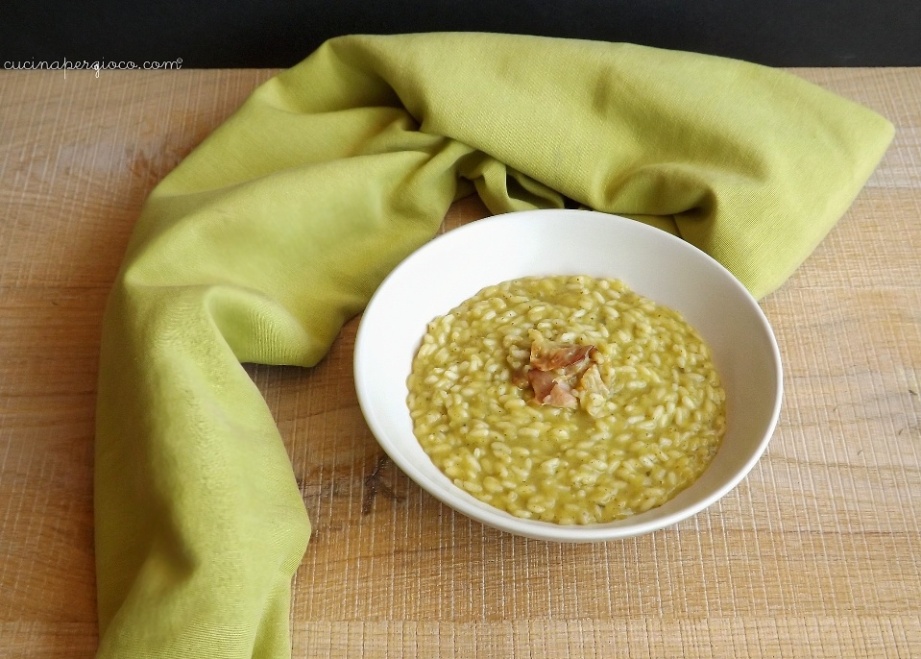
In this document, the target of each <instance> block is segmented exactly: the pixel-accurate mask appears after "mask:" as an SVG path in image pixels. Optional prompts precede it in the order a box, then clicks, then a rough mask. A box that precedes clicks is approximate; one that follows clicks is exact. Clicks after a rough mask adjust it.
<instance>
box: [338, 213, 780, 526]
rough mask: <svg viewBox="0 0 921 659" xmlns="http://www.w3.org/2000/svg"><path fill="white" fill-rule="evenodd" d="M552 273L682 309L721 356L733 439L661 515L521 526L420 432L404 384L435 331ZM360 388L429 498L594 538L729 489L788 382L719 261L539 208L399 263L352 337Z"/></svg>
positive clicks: (640, 232)
mask: <svg viewBox="0 0 921 659" xmlns="http://www.w3.org/2000/svg"><path fill="white" fill-rule="evenodd" d="M553 274H585V275H590V276H594V277H613V278H618V279H621V280H623V281H624V282H625V283H626V284H627V285H628V286H629V287H630V288H632V289H633V290H634V291H636V292H637V293H640V294H642V295H645V296H647V297H649V298H652V299H653V300H655V301H657V302H659V303H661V304H665V305H667V306H669V307H671V308H673V309H676V310H678V311H680V312H681V313H682V314H683V315H684V317H685V318H686V319H687V320H688V322H690V323H691V324H692V325H693V326H694V327H695V328H697V330H698V331H699V332H700V333H701V335H702V336H703V337H704V339H705V340H706V341H707V342H708V343H709V344H710V347H711V348H712V350H713V358H714V362H715V365H716V368H717V370H718V371H719V373H720V377H721V379H722V382H723V386H724V388H725V389H726V401H727V402H726V407H727V411H726V413H727V430H726V435H725V436H724V438H723V442H722V445H721V447H720V449H719V452H718V453H717V455H716V457H715V458H714V460H713V462H712V463H711V464H710V466H709V467H708V468H707V470H706V471H705V472H704V473H703V474H702V475H701V477H700V478H699V479H698V480H697V481H696V482H695V483H694V484H693V485H691V486H690V487H688V488H687V489H686V490H684V491H683V492H681V493H680V494H678V495H677V496H676V497H675V498H673V499H672V500H671V501H669V502H667V503H665V504H664V505H662V506H660V507H658V508H654V509H652V510H649V511H647V512H645V513H642V514H638V515H635V516H632V517H629V518H627V519H623V520H619V521H615V522H610V523H604V524H592V525H581V526H580V525H577V526H563V525H558V524H552V523H548V522H539V521H533V520H525V519H519V518H517V517H514V516H512V515H510V514H508V513H505V512H503V511H501V510H498V509H496V508H494V507H492V506H490V505H488V504H486V503H483V502H481V501H479V500H477V499H475V498H474V497H472V496H470V495H469V494H468V493H466V492H464V491H463V490H461V489H460V488H458V487H457V486H455V485H454V484H453V483H451V481H450V480H449V479H448V478H447V477H446V476H445V475H444V474H443V473H442V472H441V471H439V470H438V468H437V467H436V466H435V465H434V464H433V463H432V461H431V460H430V459H429V457H428V455H426V453H425V452H424V451H423V450H422V447H421V446H420V445H419V443H418V441H417V440H416V438H415V436H414V435H413V429H412V422H411V420H410V416H409V408H408V407H407V404H406V396H407V393H408V390H407V386H406V379H407V376H408V375H409V372H410V367H411V362H412V359H413V356H414V355H415V352H416V349H417V348H418V346H419V343H420V340H421V338H422V335H423V334H424V332H425V331H426V325H427V323H428V322H429V321H430V320H432V319H433V318H434V317H435V316H439V315H443V314H445V313H447V312H448V311H450V310H451V309H453V308H454V307H455V306H457V305H458V304H459V303H460V302H462V301H463V300H465V299H467V298H469V297H471V296H472V295H474V294H475V293H477V292H478V291H479V290H481V289H482V288H484V287H485V286H488V285H491V284H497V283H499V282H502V281H505V280H508V279H514V278H517V277H523V276H528V275H553ZM355 386H356V389H357V392H358V400H359V403H360V405H361V409H362V412H363V413H364V416H365V419H366V420H367V422H368V425H369V426H370V428H371V431H372V432H373V433H374V435H375V436H376V437H377V440H378V442H379V443H380V445H381V446H382V447H383V449H384V450H385V451H386V452H387V454H388V455H389V456H390V457H391V459H392V460H393V461H394V463H396V465H397V466H398V467H399V468H400V469H402V470H403V471H404V472H405V473H406V474H407V475H408V476H409V477H410V478H412V479H413V480H414V481H415V482H416V483H418V484H419V485H420V486H421V487H422V488H424V489H425V490H426V491H427V492H429V493H430V494H431V495H432V496H434V497H436V498H438V499H440V500H441V501H442V502H444V503H445V504H447V505H449V506H451V507H452V508H454V509H455V510H457V511H459V512H461V513H463V514H465V515H468V516H470V517H472V518H473V519H476V520H478V521H480V522H482V523H483V524H487V525H489V526H492V527H496V528H499V529H502V530H504V531H507V532H509V533H514V534H518V535H523V536H527V537H531V538H538V539H544V540H555V541H562V542H590V541H601V540H611V539H615V538H625V537H630V536H635V535H640V534H643V533H648V532H650V531H654V530H656V529H660V528H663V527H666V526H670V525H672V524H675V523H676V522H679V521H681V520H683V519H686V518H688V517H690V516H692V515H694V514H696V513H697V512H699V511H701V510H703V509H704V508H706V507H707V506H709V505H711V504H712V503H714V502H715V501H717V500H718V499H719V498H720V497H722V496H723V495H725V494H726V493H727V492H729V491H730V490H731V489H732V488H734V487H735V486H736V485H737V484H738V483H739V481H741V480H742V479H743V478H744V477H745V475H746V474H747V473H748V472H749V471H750V470H751V469H752V467H753V466H754V465H755V463H756V462H757V461H758V459H759V458H760V457H761V454H762V453H763V452H764V450H765V448H766V447H767V444H768V441H769V440H770V438H771V434H772V433H773V431H774V427H775V425H776V423H777V418H778V415H779V413H780V401H781V393H782V376H781V364H780V355H779V351H778V349H777V344H776V341H775V339H774V335H773V332H772V331H771V328H770V325H769V324H768V321H767V319H766V318H765V317H764V314H763V313H762V311H761V309H760V307H759V306H758V303H757V302H756V301H755V300H754V299H753V298H752V296H751V295H750V294H749V293H748V291H747V290H746V289H745V288H744V287H743V286H742V284H740V283H739V281H738V280H737V279H735V277H733V276H732V274H730V273H729V271H728V270H726V269H725V268H724V267H723V266H722V265H720V264H719V263H717V262H716V261H715V260H714V259H712V258H711V257H710V256H708V255H707V254H705V253H704V252H702V251H700V250H699V249H697V248H695V247H693V246H692V245H690V244H689V243H687V242H685V241H683V240H681V239H679V238H677V237H675V236H672V235H670V234H668V233H666V232H664V231H662V230H660V229H656V228H652V227H650V226H647V225H645V224H642V223H640V222H637V221H635V220H630V219H627V218H622V217H618V216H614V215H607V214H604V213H596V212H591V211H578V210H540V211H526V212H519V213H508V214H506V215H499V216H496V217H492V218H488V219H484V220H479V221H476V222H472V223H470V224H467V225H465V226H463V227H461V228H458V229H455V230H453V231H450V232H448V233H446V234H444V235H442V236H439V237H438V238H436V239H434V240H432V241H431V242H429V243H427V244H426V245H424V246H423V247H422V248H420V249H419V250H417V251H416V252H415V253H413V254H412V255H411V256H409V257H408V258H407V259H406V260H405V261H403V263H401V264H400V265H399V266H398V267H397V268H396V269H395V270H394V271H393V272H392V273H391V274H390V275H389V276H388V277H387V278H386V280H384V282H383V283H382V284H381V286H380V288H379V289H378V290H377V292H376V293H375V294H374V296H373V298H372V299H371V301H370V303H369V304H368V307H367V309H366V310H365V312H364V315H363V316H362V319H361V322H360V325H359V329H358V335H357V337H356V342H355Z"/></svg>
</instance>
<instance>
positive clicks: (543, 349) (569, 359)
mask: <svg viewBox="0 0 921 659" xmlns="http://www.w3.org/2000/svg"><path fill="white" fill-rule="evenodd" d="M594 350H595V346H582V345H578V344H575V343H556V342H555V341H545V340H544V339H538V340H535V341H534V342H533V343H531V360H530V361H531V366H533V367H534V368H536V369H538V370H541V371H555V370H557V369H565V371H566V374H567V375H575V374H578V373H581V372H582V371H584V370H585V369H586V368H588V366H589V363H588V362H589V359H590V357H591V355H592V351H594Z"/></svg>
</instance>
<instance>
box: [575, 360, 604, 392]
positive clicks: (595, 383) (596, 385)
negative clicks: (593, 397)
mask: <svg viewBox="0 0 921 659" xmlns="http://www.w3.org/2000/svg"><path fill="white" fill-rule="evenodd" d="M576 388H577V389H578V390H579V391H581V392H584V393H586V394H601V395H602V396H604V397H607V396H608V394H609V393H610V392H609V391H608V388H607V386H606V385H605V384H604V380H602V379H601V371H600V370H599V369H598V365H597V364H592V365H591V366H589V368H588V370H587V371H585V373H583V374H582V377H581V378H579V384H578V385H577V387H576Z"/></svg>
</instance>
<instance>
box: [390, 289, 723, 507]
mask: <svg viewBox="0 0 921 659" xmlns="http://www.w3.org/2000/svg"><path fill="white" fill-rule="evenodd" d="M407 384H408V388H409V396H408V400H407V402H408V405H409V409H410V414H411V416H412V419H413V429H414V432H415V435H416V437H417V439H418V440H419V442H420V444H421V446H422V448H423V449H424V450H425V452H426V453H427V454H428V455H429V456H430V457H431V459H432V461H433V462H434V463H435V465H437V466H438V468H439V469H440V470H441V471H442V472H443V473H444V474H445V475H446V476H447V477H448V478H450V479H451V480H452V481H453V482H454V483H455V484H456V485H457V486H458V487H461V488H463V489H464V490H466V491H467V492H469V493H470V494H471V495H472V496H474V497H476V498H478V499H480V500H481V501H484V502H486V503H488V504H490V505H492V506H495V507H496V508H499V509H501V510H504V511H506V512H508V513H511V514H512V515H516V516H518V517H523V518H527V519H537V520H543V521H547V522H553V523H557V524H593V523H599V522H608V521H613V520H616V519H620V518H623V517H627V516H630V515H634V514H637V513H640V512H643V511H646V510H649V509H651V508H653V507H656V506H659V505H661V504H663V503H665V502H666V501H668V500H669V499H670V498H672V497H674V496H675V495H676V494H677V493H678V492H680V491H681V490H683V489H684V488H686V487H687V486H688V485H690V484H691V483H692V482H694V480H696V479H697V478H698V477H699V476H700V474H701V473H702V472H703V471H704V469H705V468H706V467H707V465H708V464H709V463H710V461H711V460H712V458H713V456H714V455H715V454H716V451H717V449H718V448H719V445H720V441H721V440H722V437H723V434H724V432H725V427H726V412H725V393H724V391H723V388H722V386H721V384H720V380H719V376H718V375H717V372H716V369H715V368H714V366H713V362H712V359H711V355H710V350H709V348H708V346H707V345H706V344H705V342H704V341H703V340H702V339H701V337H700V336H699V335H698V333H697V332H696V331H695V330H694V328H692V327H691V326H690V325H689V324H688V323H687V322H686V321H685V320H684V319H683V318H682V317H681V315H680V314H678V313H677V312H676V311H674V310H672V309H669V308H666V307H664V306H661V305H658V304H656V303H655V302H653V301H652V300H649V299H647V298H645V297H643V296H641V295H638V294H637V293H635V292H633V291H631V290H630V289H629V288H628V287H627V286H626V285H625V284H624V283H623V282H621V281H619V280H613V279H595V278H592V277H587V276H551V277H528V278H522V279H516V280H512V281H507V282H504V283H501V284H498V285H496V286H490V287H487V288H485V289H483V290H482V291H480V292H479V293H477V294H476V295H474V296H473V297H472V298H470V299H468V300H466V301H464V302H463V303H461V304H460V306H458V307H457V308H456V309H454V310H452V311H451V312H450V313H447V314H445V315H444V316H440V317H438V318H435V319H434V320H433V321H431V322H430V323H429V326H428V331H427V332H426V334H425V335H424V337H423V339H422V343H421V346H420V347H419V350H418V352H417V354H416V356H415V358H414V360H413V366H412V372H411V374H410V376H409V380H408V383H407Z"/></svg>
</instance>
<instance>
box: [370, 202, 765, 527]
mask: <svg viewBox="0 0 921 659" xmlns="http://www.w3.org/2000/svg"><path fill="white" fill-rule="evenodd" d="M525 215H528V216H540V217H551V218H552V217H554V216H557V217H559V218H560V219H563V218H564V217H578V216H585V217H598V216H601V217H603V218H604V219H605V221H613V222H624V223H630V225H631V228H630V230H632V231H639V232H654V233H655V234H656V239H658V240H665V241H674V242H676V243H680V245H681V247H680V249H687V250H691V251H693V252H696V256H697V257H702V258H703V259H704V260H705V261H706V262H708V263H709V266H710V267H715V268H717V269H719V270H720V271H722V274H724V275H726V276H728V282H729V283H730V284H731V285H733V286H734V287H735V288H736V289H737V290H738V292H739V293H740V294H741V295H742V298H743V299H745V300H746V302H747V305H748V307H749V309H750V311H752V312H753V313H754V317H755V319H756V320H757V322H758V324H759V325H760V326H761V328H762V329H763V331H764V335H765V337H766V338H767V347H768V353H769V357H770V359H769V362H770V366H771V367H772V368H773V370H774V379H775V382H776V386H775V391H774V392H773V396H774V400H773V405H772V408H771V412H770V417H769V421H768V424H767V425H766V427H765V429H764V432H763V436H762V437H761V438H760V439H759V440H758V442H757V444H756V446H755V448H754V450H753V451H752V452H751V455H750V456H749V458H748V459H747V460H746V461H745V463H744V464H743V465H742V466H741V467H739V468H737V469H736V471H735V472H734V473H733V474H732V476H731V477H730V478H728V479H727V480H726V481H725V482H724V483H722V484H721V485H720V486H719V487H717V488H715V489H714V490H713V492H711V493H710V494H709V495H708V496H705V497H702V498H700V499H697V500H695V501H693V502H692V503H689V504H688V505H685V506H684V507H682V508H680V509H678V510H676V511H674V512H671V513H669V514H666V515H659V516H655V517H651V518H650V519H645V520H644V519H643V515H644V514H643V513H640V514H638V515H635V516H632V517H628V518H625V519H621V520H616V521H614V522H605V523H599V524H589V525H560V524H554V523H552V522H543V521H539V520H528V519H523V518H518V517H515V516H513V515H511V514H509V513H507V512H505V511H502V510H500V509H498V508H494V507H492V506H489V504H485V503H484V502H479V501H478V500H476V499H474V498H473V497H472V496H471V495H470V494H468V493H467V492H465V491H464V490H462V489H461V488H459V487H457V486H456V485H454V484H453V483H451V482H450V480H448V483H449V485H450V487H449V489H448V490H447V491H445V490H443V489H441V488H439V487H435V486H433V485H431V484H430V483H429V481H428V477H427V476H425V475H424V474H422V473H421V472H420V471H419V469H418V468H417V467H416V465H415V464H414V463H413V461H412V460H410V458H409V457H408V456H407V455H406V454H405V453H404V452H403V451H401V450H400V449H399V446H398V445H397V444H395V443H393V442H392V441H391V440H390V438H389V437H388V432H387V431H386V430H385V428H384V427H383V426H382V424H381V423H380V422H379V420H378V417H377V414H376V413H375V410H374V406H373V404H372V400H373V395H374V392H373V391H371V390H370V389H369V386H368V383H367V381H366V380H365V377H364V375H363V374H364V370H363V362H364V359H365V352H366V350H365V346H366V344H367V342H368V336H369V333H370V330H369V325H370V323H371V322H372V321H373V320H374V318H375V316H376V313H377V308H378V306H379V305H381V304H383V302H382V300H383V299H384V297H385V296H386V295H387V294H388V293H389V292H390V285H391V283H392V282H393V281H394V280H395V279H398V278H399V277H400V276H401V275H402V273H403V272H404V271H405V270H407V269H409V268H412V267H413V266H414V264H415V262H416V261H417V260H419V259H421V258H422V257H423V256H424V255H425V254H427V253H428V252H430V251H432V250H436V249H440V248H441V246H442V245H445V244H447V243H450V242H454V241H457V240H458V239H460V238H462V237H463V235H464V234H466V233H470V232H484V231H485V232H488V231H490V230H492V229H493V228H494V227H496V226H497V225H499V224H501V223H508V222H520V221H522V220H523V219H524V217H523V216H525ZM522 276H525V275H522ZM497 283H498V282H497ZM447 311H448V310H447V309H445V312H447ZM423 332H424V329H423V330H420V334H419V338H420V339H421V337H422V334H423ZM353 375H354V381H355V388H356V393H357V395H358V403H359V407H360V409H361V412H362V415H363V416H364V419H365V421H366V423H367V424H368V426H369V428H370V430H371V432H372V434H373V436H374V438H375V440H376V441H377V442H378V444H379V445H380V446H381V448H382V449H383V450H384V451H385V452H386V454H387V455H388V457H389V458H390V459H391V460H392V461H393V462H394V464H396V465H397V467H398V468H399V469H400V470H401V471H403V473H404V474H406V475H407V476H408V477H409V478H410V479H411V480H412V481H413V482H415V483H416V484H417V485H418V486H420V487H421V488H422V489H423V490H425V491H426V492H428V493H429V494H430V495H432V496H434V497H435V498H436V499H438V500H439V501H441V502H442V503H444V504H445V505H447V506H449V507H450V508H452V509H454V510H456V511H458V512H460V513H462V514H464V515H466V516H467V517H470V518H472V519H474V520H476V521H478V522H480V523H482V524H485V525H487V526H490V527H493V528H497V529H499V530H502V531H505V532H508V533H512V534H515V535H521V536H524V537H528V538H532V539H537V540H546V541H556V542H573V543H578V542H598V541H608V540H617V539H623V538H629V537H634V536H639V535H643V534H646V533H650V532H652V531H656V530H659V529H662V528H666V527H669V526H672V525H674V524H677V523H678V522H681V521H683V520H685V519H688V518H690V517H693V516H694V515H696V514H697V513H699V512H701V511H702V510H704V509H705V508H708V507H710V506H711V505H713V504H714V503H715V502H717V501H718V500H719V499H721V498H722V497H724V496H725V495H726V494H728V493H729V492H730V491H732V490H733V489H734V488H735V487H736V486H737V485H738V484H739V483H740V482H741V481H742V480H743V479H744V478H745V477H746V476H747V475H748V474H749V473H750V472H751V470H752V469H753V468H754V466H755V465H756V464H757V463H758V461H759V460H760V459H761V457H762V456H763V454H764V452H765V450H766V449H767V447H768V444H769V443H770V440H771V439H772V437H773V434H774V431H775V429H776V426H777V423H778V420H779V417H780V410H781V405H782V399H783V365H782V361H781V355H780V349H779V347H778V344H777V340H776V337H775V335H774V332H773V329H772V328H771V325H770V322H769V321H768V319H767V317H766V315H765V314H764V311H763V310H762V309H761V306H760V305H759V304H758V302H757V300H756V299H755V298H754V297H753V296H752V295H751V293H750V292H749V291H748V289H746V288H745V287H744V285H743V284H742V283H741V282H740V281H739V280H738V279H737V278H736V277H735V276H734V275H733V274H732V273H731V272H730V271H729V270H728V269H727V268H726V267H725V266H723V265H722V264H721V263H720V262H719V261H717V260H716V259H714V258H713V257H712V256H710V255H709V254H707V253H706V252H704V251H703V250H701V249H699V248H698V247H696V246H694V245H692V244H691V243H689V242H687V241H686V240H684V239H682V238H680V237H678V236H676V235H673V234H671V233H669V232H667V231H664V230H662V229H659V228H657V227H654V226H651V225H648V224H645V223H643V222H640V221H638V220H634V219H630V218H627V217H623V216H620V215H614V214H610V213H603V212H599V211H592V210H581V209H536V210H525V211H511V212H508V213H501V214H497V215H492V216H489V217H485V218H482V219H479V220H474V221H471V222H468V223H466V224H464V225H461V226H459V227H457V228H454V229H451V230H448V231H445V232H444V233H442V234H439V235H437V236H435V237H434V238H432V239H431V240H429V241H427V242H426V243H424V244H423V245H421V246H420V247H419V248H417V249H416V250H414V251H413V252H412V253H411V254H409V255H408V256H407V257H406V258H404V259H403V260H402V261H401V262H400V263H399V264H398V265H397V266H396V267H395V268H394V269H393V270H392V271H391V272H390V273H389V274H388V275H387V276H386V277H385V278H384V279H383V281H382V282H381V283H380V285H379V286H378V287H377V289H376V290H375V292H374V294H373V295H372V297H371V299H370V300H369V302H368V304H367V306H366V307H365V310H364V312H363V314H362V317H361V318H360V320H359V326H358V330H357V332H356V336H355V347H354V355H353Z"/></svg>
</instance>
